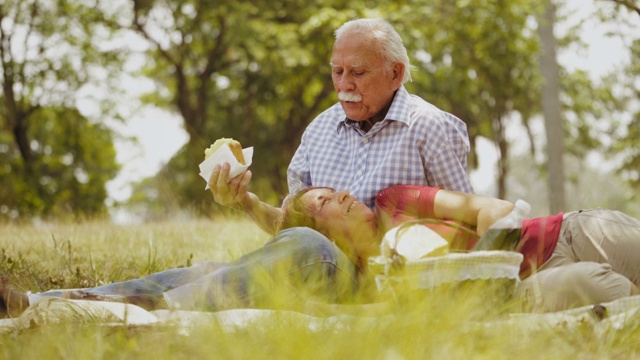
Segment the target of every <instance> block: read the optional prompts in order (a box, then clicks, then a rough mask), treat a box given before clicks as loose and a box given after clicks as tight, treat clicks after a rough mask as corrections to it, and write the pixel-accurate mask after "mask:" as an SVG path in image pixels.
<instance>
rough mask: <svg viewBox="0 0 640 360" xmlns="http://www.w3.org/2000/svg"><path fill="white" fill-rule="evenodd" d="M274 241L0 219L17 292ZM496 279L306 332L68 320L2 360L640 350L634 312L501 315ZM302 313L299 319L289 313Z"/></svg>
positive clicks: (106, 278)
mask: <svg viewBox="0 0 640 360" xmlns="http://www.w3.org/2000/svg"><path fill="white" fill-rule="evenodd" d="M268 239H269V236H268V235H267V234H265V233H264V232H262V231H261V230H259V229H258V228H257V227H256V226H255V225H254V224H253V223H251V222H249V221H248V220H244V219H235V218H222V217H221V218H216V219H213V220H198V221H183V222H177V221H176V222H164V223H156V224H144V225H132V226H114V225H111V224H107V223H85V224H55V225H46V226H45V225H42V226H18V225H0V275H3V276H6V277H8V278H9V279H10V281H11V283H12V284H13V285H14V286H15V287H16V288H18V289H19V290H23V291H33V292H37V291H42V290H48V289H54V288H74V287H88V286H96V285H100V284H104V283H109V282H114V281H121V280H126V279H131V278H136V277H139V276H142V275H146V274H150V273H153V272H157V271H160V270H164V269H168V268H174V267H180V266H188V265H190V264H193V263H195V262H198V261H202V260H220V261H228V260H231V259H235V258H237V257H239V256H241V255H242V254H244V253H246V252H249V251H251V250H253V249H255V248H257V247H260V246H261V245H262V244H264V243H265V242H266V241H267V240H268ZM496 290H499V289H496V288H494V287H491V286H469V287H467V288H462V289H460V288H459V289H456V290H451V289H447V290H439V291H438V292H429V293H421V294H418V293H411V294H409V295H406V296H401V297H400V298H401V300H399V301H398V302H397V303H395V305H394V306H392V307H391V309H390V312H389V314H388V315H385V316H378V317H372V316H370V314H367V313H366V312H363V313H361V314H357V316H354V317H341V318H340V319H342V320H341V321H333V322H332V321H322V322H320V324H321V326H313V327H310V326H309V323H308V322H304V321H299V318H296V317H293V318H291V317H287V316H281V317H275V318H274V317H272V318H269V320H268V321H263V322H260V323H258V324H256V325H255V326H249V327H244V328H240V329H237V330H236V331H227V330H225V328H224V327H222V326H221V325H220V324H218V323H216V322H215V321H212V322H210V323H199V324H198V325H197V326H196V328H193V329H191V331H190V332H189V333H185V332H184V331H182V330H181V329H180V328H178V327H172V326H166V325H160V326H131V327H127V326H117V327H110V326H104V325H101V324H96V323H91V322H82V323H80V322H78V323H76V322H71V323H63V324H58V325H51V326H34V327H31V328H29V329H27V330H22V331H19V332H10V333H4V334H0V359H19V358H21V359H31V358H47V359H58V358H60V359H62V358H64V359H100V358H145V359H146V358H152V359H203V358H204V359H209V358H220V359H244V358H247V359H255V358H265V359H266V358H268V359H500V358H504V359H507V358H508V359H511V358H517V359H536V360H539V359H566V358H575V359H603V358H605V359H609V358H610V359H628V358H635V357H637V356H638V355H639V354H640V342H639V341H638V338H639V336H640V315H636V317H637V319H635V321H633V320H630V321H627V322H626V323H625V326H624V327H623V328H621V329H614V328H602V327H597V326H594V322H592V321H585V322H583V323H580V324H574V323H572V324H565V325H563V324H559V325H556V326H546V327H545V326H542V327H541V326H527V323H526V322H523V321H520V322H518V323H517V324H516V323H512V322H504V321H503V320H505V319H507V317H508V315H507V310H508V309H511V308H513V307H515V306H517V304H516V303H515V302H514V301H513V300H510V301H506V300H503V299H502V298H500V297H499V296H498V295H496V294H498V293H500V292H499V291H496ZM296 319H298V320H296Z"/></svg>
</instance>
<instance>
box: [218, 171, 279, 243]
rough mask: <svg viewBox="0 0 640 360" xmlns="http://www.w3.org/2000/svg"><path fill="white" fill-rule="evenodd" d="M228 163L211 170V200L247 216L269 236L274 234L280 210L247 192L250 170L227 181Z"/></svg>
mask: <svg viewBox="0 0 640 360" xmlns="http://www.w3.org/2000/svg"><path fill="white" fill-rule="evenodd" d="M229 170H230V166H229V164H228V163H225V164H223V165H222V166H220V165H217V166H216V167H215V168H214V169H213V174H212V175H211V179H209V188H210V189H211V193H212V194H213V199H214V200H215V202H217V203H218V204H220V205H224V206H229V207H232V208H235V209H238V210H241V211H244V212H246V213H247V214H249V215H250V216H251V217H252V218H253V220H254V221H255V222H256V223H257V224H258V226H260V228H262V229H263V230H265V231H266V232H268V233H269V234H275V232H276V230H277V227H278V224H279V223H280V220H281V218H282V216H283V212H282V209H280V208H277V207H274V206H271V205H269V204H266V203H264V202H262V201H260V199H259V198H258V196H257V195H256V194H254V193H251V192H249V190H248V189H249V182H250V181H251V170H247V171H245V172H243V173H242V174H239V175H238V176H236V177H234V178H233V179H231V180H229Z"/></svg>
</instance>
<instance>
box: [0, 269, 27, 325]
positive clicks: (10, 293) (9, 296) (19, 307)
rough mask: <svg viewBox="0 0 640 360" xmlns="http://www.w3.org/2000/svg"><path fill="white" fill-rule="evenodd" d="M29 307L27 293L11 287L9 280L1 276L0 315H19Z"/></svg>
mask: <svg viewBox="0 0 640 360" xmlns="http://www.w3.org/2000/svg"><path fill="white" fill-rule="evenodd" d="M27 307H29V297H28V296H27V294H24V293H21V292H19V291H16V290H13V289H11V288H10V287H9V281H8V280H7V279H6V278H4V277H2V278H0V317H18V316H20V314H22V312H23V311H24V309H26V308H27Z"/></svg>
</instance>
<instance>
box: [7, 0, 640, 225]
mask: <svg viewBox="0 0 640 360" xmlns="http://www.w3.org/2000/svg"><path fill="white" fill-rule="evenodd" d="M556 3H557V4H558V5H561V3H562V2H556ZM629 4H631V5H632V6H631V7H623V4H621V2H618V1H610V2H609V5H610V6H609V7H608V8H607V9H609V10H611V9H613V10H612V11H613V12H607V13H605V14H604V15H602V17H603V19H605V20H604V21H615V19H616V17H615V14H616V12H619V11H622V10H621V9H623V8H624V9H629V11H633V5H634V3H633V2H629ZM543 9H544V7H543V6H542V5H541V4H540V2H537V1H532V0H513V1H505V0H465V1H446V0H435V1H434V0H412V1H407V0H400V1H394V2H392V3H390V2H382V1H368V0H367V1H365V0H352V1H349V2H346V1H341V0H314V1H311V2H309V1H302V0H293V1H292V0H288V1H282V0H275V1H246V0H240V1H222V2H221V1H212V0H184V1H175V0H154V1H150V0H119V1H94V2H92V3H91V4H88V3H87V2H86V1H82V0H58V1H35V0H25V1H17V0H5V2H3V3H2V5H1V7H0V22H1V24H2V26H1V29H0V37H1V38H0V40H2V42H1V44H0V51H1V54H0V55H2V59H1V60H2V62H1V66H2V69H1V70H2V80H3V88H2V90H1V91H2V102H1V103H0V115H1V117H0V121H1V123H0V124H1V125H2V126H1V127H0V140H1V142H0V158H2V160H3V161H2V166H1V167H0V174H2V177H0V186H1V187H2V190H0V216H2V217H9V218H11V217H16V216H21V215H25V216H33V215H46V214H49V213H56V212H59V211H60V209H71V210H72V211H77V212H85V213H87V214H94V213H101V212H104V210H105V206H104V201H105V199H106V196H107V194H106V192H105V190H104V187H105V184H106V182H107V181H108V180H110V179H112V178H113V177H114V176H115V175H116V174H117V171H118V164H116V162H115V151H114V148H113V136H114V134H113V133H112V132H111V130H110V129H109V128H108V127H106V126H104V125H105V123H104V120H105V119H116V120H117V119H119V117H118V113H117V106H116V105H115V103H117V102H118V101H121V98H119V97H118V95H117V93H118V91H119V89H121V87H122V84H118V82H122V77H121V76H120V75H122V74H124V73H127V70H126V68H125V67H124V66H123V65H124V63H125V59H126V57H127V55H128V52H127V50H126V48H124V47H122V46H118V45H114V44H118V41H114V39H117V38H118V36H119V37H120V39H121V38H122V37H123V34H129V35H132V34H136V35H137V36H138V37H140V38H142V39H144V41H145V42H146V44H147V45H148V48H147V50H146V51H145V56H146V62H145V65H144V67H143V69H142V71H141V73H140V74H130V75H138V76H144V77H147V78H149V79H152V80H153V81H154V82H155V84H156V89H155V90H154V91H153V92H151V93H148V94H145V95H144V96H142V98H141V99H140V100H141V101H142V102H143V103H145V104H150V105H153V106H157V107H159V108H161V109H165V110H167V111H171V112H174V113H177V114H179V115H180V116H181V118H182V119H183V123H184V128H185V130H186V131H187V133H188V136H189V141H188V143H187V144H186V145H185V146H184V147H183V148H182V149H181V150H180V151H179V152H178V153H177V154H176V155H175V156H174V157H173V158H172V159H171V160H170V161H169V162H168V163H167V164H166V165H165V166H164V167H163V168H162V170H161V171H160V172H159V173H158V174H157V175H156V176H154V177H151V178H148V179H145V180H143V181H141V182H140V183H139V184H137V185H136V188H135V189H134V193H133V195H132V197H131V200H130V203H131V204H134V205H136V204H137V205H141V206H144V207H145V208H146V209H147V213H148V214H149V215H150V216H160V215H162V214H163V213H166V212H168V211H172V210H175V209H177V208H181V209H185V208H186V209H191V210H195V211H196V212H199V213H209V212H211V211H214V210H218V209H217V208H216V205H215V204H214V202H213V201H212V200H211V196H210V194H208V193H206V192H205V191H204V190H203V188H204V183H203V181H202V179H201V178H199V177H198V168H197V165H198V164H199V163H200V162H201V161H202V160H203V157H204V153H203V151H204V149H205V148H206V147H207V146H208V145H209V144H210V143H212V142H213V141H214V140H215V139H217V138H220V137H233V138H236V139H238V140H239V141H240V142H241V143H242V144H243V145H245V146H253V147H254V148H255V149H256V152H255V155H254V161H253V164H252V171H253V173H254V178H253V180H252V184H251V186H252V189H251V190H252V191H254V192H256V193H257V194H258V195H259V196H260V198H261V199H263V200H265V201H267V202H270V203H272V204H278V203H279V202H280V201H281V200H282V198H283V197H284V196H285V195H286V193H287V189H286V169H287V165H288V163H289V160H290V159H291V157H292V156H293V152H294V151H295V149H296V147H297V145H298V142H299V140H300V136H301V134H302V132H303V130H304V128H305V127H306V125H307V124H308V123H309V122H310V121H311V120H312V119H313V118H314V117H315V116H316V115H318V114H319V113H320V112H321V111H322V110H323V109H325V108H326V107H328V106H330V105H331V104H333V103H334V102H335V101H336V97H335V95H334V92H333V86H332V84H331V79H330V74H329V72H330V68H329V66H328V63H329V60H330V56H331V48H332V45H333V31H334V30H335V29H336V28H337V27H338V26H339V25H341V24H342V23H344V22H345V21H347V20H350V19H353V18H357V17H384V18H386V19H387V20H389V21H390V22H391V23H392V24H393V25H394V26H395V27H396V29H397V30H398V32H399V33H400V34H401V36H402V37H403V39H404V41H405V45H406V46H407V48H408V50H409V55H410V58H411V60H412V64H413V65H414V66H415V70H414V71H413V78H414V81H413V82H412V83H408V84H406V86H407V87H408V89H409V91H410V92H413V93H415V94H417V95H419V96H421V97H423V98H424V99H426V100H427V101H429V102H431V103H433V104H434V105H436V106H438V107H440V108H442V109H443V110H446V111H449V112H451V113H453V114H455V115H457V116H458V117H460V118H461V119H462V120H463V121H465V123H466V124H467V126H468V129H469V135H470V140H471V143H472V146H474V145H475V143H476V141H477V139H478V138H479V137H484V138H486V139H489V140H490V141H491V142H493V143H494V144H495V146H496V148H497V149H498V150H499V154H500V160H499V164H498V182H497V183H498V186H497V188H498V193H497V194H496V195H498V196H500V197H504V196H505V194H506V188H507V182H506V179H507V177H508V175H509V174H510V163H509V161H508V160H509V158H510V152H509V148H510V147H509V146H510V144H509V141H508V140H507V138H506V134H505V129H506V128H507V127H508V126H509V125H510V124H511V123H513V122H514V121H517V120H520V121H521V122H522V123H523V124H524V125H525V128H526V130H527V133H528V139H526V140H528V141H529V143H530V146H531V155H530V162H531V163H532V169H533V171H536V172H537V171H538V170H539V171H540V172H541V173H544V170H542V169H543V167H542V166H541V165H542V163H544V161H545V160H544V157H540V156H538V155H539V154H540V152H541V150H540V149H537V148H536V146H537V144H538V143H539V142H537V141H534V139H533V137H534V135H533V131H532V130H531V128H530V124H531V121H533V120H534V119H536V118H539V117H540V116H541V107H540V102H541V93H540V91H541V84H543V82H544V78H543V77H542V76H541V73H540V68H539V59H540V39H539V38H538V33H537V29H538V26H539V21H540V14H541V13H542V11H543ZM607 17H608V18H607ZM579 31H580V26H579V25H578V26H576V27H575V28H573V29H570V31H569V32H568V33H567V34H566V36H564V37H562V38H558V39H557V40H558V44H559V46H561V47H566V46H568V45H571V44H575V43H576V42H577V35H576V34H577V33H578V32H579ZM105 44H109V45H105ZM634 44H635V45H634V47H633V48H632V53H633V56H635V57H636V58H637V57H638V54H639V52H640V51H639V50H638V45H637V41H636V43H634ZM636 63H637V61H636ZM636 67H637V65H633V64H631V65H630V68H629V69H626V70H625V71H626V74H634V76H636V78H637V76H638V69H637V68H636ZM560 74H561V76H560V82H559V84H560V90H561V93H560V97H561V104H562V121H563V125H564V129H565V130H564V141H565V151H566V152H567V153H568V154H571V155H572V156H576V157H577V158H581V157H584V155H585V154H586V153H587V152H588V151H591V150H593V149H608V150H611V152H615V154H616V156H619V157H622V158H623V160H622V161H621V165H620V167H619V168H620V171H622V172H623V174H625V176H626V177H627V178H628V179H629V180H630V181H636V182H638V181H640V180H638V175H637V174H638V173H637V170H634V169H637V168H638V166H637V165H638V162H640V160H638V159H640V156H639V155H638V154H639V153H640V151H639V150H638V149H639V148H640V147H639V146H638V145H637V144H636V143H635V142H634V139H635V138H636V137H637V133H638V130H637V129H638V125H637V123H639V122H640V120H638V115H637V114H636V115H635V117H634V119H633V120H632V121H631V122H629V123H628V124H623V123H621V124H622V125H624V126H623V127H624V129H625V131H617V132H616V131H614V127H615V125H616V124H618V123H615V122H614V121H613V119H614V118H615V114H617V113H619V112H622V111H626V110H628V109H629V108H630V107H632V106H633V101H634V99H635V101H637V98H638V95H639V94H638V90H637V81H636V82H634V81H633V80H632V79H627V81H621V79H620V78H615V74H612V75H611V76H610V78H609V79H608V80H607V79H604V80H603V81H602V82H600V83H595V82H594V81H593V79H591V78H590V77H589V76H587V75H586V74H585V73H584V72H582V71H573V72H570V71H568V70H567V69H562V68H561V69H560ZM97 83H100V84H101V86H102V88H103V89H107V90H106V92H107V93H108V95H109V96H107V97H106V98H105V99H104V101H103V102H102V103H101V104H100V111H99V115H98V116H88V115H86V114H83V112H82V111H80V110H81V109H80V107H79V106H78V102H77V99H78V97H79V94H81V93H82V92H83V91H86V89H87V87H89V86H90V85H92V84H94V85H95V84H97ZM621 88H624V90H620V89H621ZM620 91H622V93H624V96H617V95H618V94H619V93H620ZM603 122H605V123H607V124H609V125H610V126H608V127H606V134H605V135H607V136H609V140H611V141H612V142H610V143H611V144H613V145H611V146H609V147H608V148H607V147H606V145H605V144H606V143H607V141H606V140H604V141H603V134H602V132H599V131H597V130H600V129H602V128H603V125H602V124H603ZM627 125H628V126H627ZM612 139H613V140H612ZM523 140H524V139H523ZM620 154H624V155H620ZM479 156H482V154H477V153H476V150H475V146H474V150H473V152H472V154H471V157H470V159H469V160H470V166H471V168H472V169H473V168H474V167H475V166H477V159H478V157H479ZM541 158H542V160H541ZM634 174H635V175H634Z"/></svg>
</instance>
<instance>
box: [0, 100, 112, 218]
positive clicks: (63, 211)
mask: <svg viewBox="0 0 640 360" xmlns="http://www.w3.org/2000/svg"><path fill="white" fill-rule="evenodd" d="M30 121H31V122H32V124H34V126H32V127H30V128H29V132H28V133H27V136H28V138H29V139H31V140H30V148H31V152H32V153H31V156H32V160H31V163H30V164H29V167H27V166H26V165H25V161H24V159H23V158H22V157H21V156H20V153H19V151H18V149H17V146H16V145H15V144H14V143H12V142H10V141H7V142H6V143H5V145H2V146H1V147H0V162H1V163H2V164H3V165H2V167H0V175H1V176H0V202H1V204H2V205H1V207H0V218H4V219H12V218H15V217H17V216H27V217H29V216H42V217H48V216H63V217H65V216H68V215H70V214H77V215H82V216H96V215H104V214H105V213H106V207H105V202H104V201H105V199H106V197H107V193H106V188H105V184H106V182H107V181H109V180H110V179H112V178H113V177H115V175H116V174H117V172H118V170H119V166H118V165H117V164H116V161H115V157H116V154H115V148H114V146H113V139H112V137H111V132H110V130H109V129H107V128H106V127H105V126H104V125H101V124H94V123H92V122H90V121H89V120H87V119H86V118H85V117H83V116H82V115H81V114H80V113H78V111H77V110H73V109H67V108H51V109H49V108H40V109H39V110H38V111H35V112H34V113H33V114H32V115H31V117H30ZM2 134H3V136H8V134H7V133H6V132H4V133H2Z"/></svg>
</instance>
